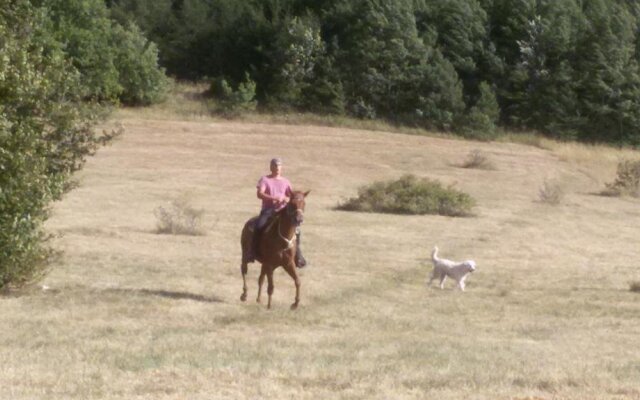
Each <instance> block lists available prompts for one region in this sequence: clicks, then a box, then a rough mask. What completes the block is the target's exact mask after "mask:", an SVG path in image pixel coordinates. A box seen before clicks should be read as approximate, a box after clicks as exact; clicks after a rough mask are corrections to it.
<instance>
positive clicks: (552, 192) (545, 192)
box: [538, 180, 564, 205]
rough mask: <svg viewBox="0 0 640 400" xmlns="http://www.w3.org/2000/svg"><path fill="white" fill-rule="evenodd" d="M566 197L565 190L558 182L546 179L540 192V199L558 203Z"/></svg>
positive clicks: (548, 202) (553, 203)
mask: <svg viewBox="0 0 640 400" xmlns="http://www.w3.org/2000/svg"><path fill="white" fill-rule="evenodd" d="M563 198H564V190H563V189H562V186H560V184H559V183H557V182H549V181H546V180H545V181H544V183H543V185H542V188H540V190H539V192H538V199H539V200H540V201H541V202H543V203H546V204H551V205H557V204H560V202H562V199H563Z"/></svg>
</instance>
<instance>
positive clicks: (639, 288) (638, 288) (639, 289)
mask: <svg viewBox="0 0 640 400" xmlns="http://www.w3.org/2000/svg"><path fill="white" fill-rule="evenodd" d="M629 290H631V291H632V292H636V293H640V281H634V282H631V283H630V284H629Z"/></svg>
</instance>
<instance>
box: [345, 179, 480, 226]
mask: <svg viewBox="0 0 640 400" xmlns="http://www.w3.org/2000/svg"><path fill="white" fill-rule="evenodd" d="M474 205H475V200H474V199H473V198H472V197H471V196H469V195H468V194H466V193H463V192H460V191H458V190H456V189H454V188H452V187H443V186H442V185H441V184H440V183H439V182H438V181H431V180H429V179H424V178H423V179H419V178H417V177H415V176H413V175H405V176H403V177H401V178H400V179H398V180H395V181H388V182H375V183H373V184H371V185H369V186H364V187H362V188H360V189H359V190H358V197H354V198H351V199H348V200H347V201H346V202H345V203H342V204H340V205H338V207H337V208H338V209H339V210H345V211H364V212H381V213H392V214H439V215H446V216H454V217H457V216H469V215H471V209H472V208H473V206H474Z"/></svg>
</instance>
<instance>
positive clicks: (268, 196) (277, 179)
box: [250, 158, 307, 268]
mask: <svg viewBox="0 0 640 400" xmlns="http://www.w3.org/2000/svg"><path fill="white" fill-rule="evenodd" d="M270 168H271V174H269V175H265V176H263V177H262V178H260V180H259V181H258V184H257V185H256V188H257V189H258V191H257V196H258V198H259V199H261V200H262V209H261V210H260V216H259V217H258V220H257V221H256V224H255V227H254V232H253V240H252V246H251V249H252V253H253V254H252V255H251V257H250V259H251V260H255V258H256V256H257V254H258V241H259V239H260V234H261V233H262V230H263V229H264V227H265V225H266V224H267V221H268V220H269V218H270V217H271V216H273V215H274V214H275V213H276V212H278V211H280V210H282V209H283V208H284V207H286V206H287V204H288V203H289V200H290V198H291V195H292V193H293V190H292V189H291V183H290V182H289V180H288V179H287V178H285V177H284V176H282V159H280V158H274V159H272V160H271V164H270ZM295 262H296V266H297V267H298V268H302V267H304V266H305V265H306V264H307V262H306V260H305V259H304V257H303V256H302V252H301V251H300V229H296V260H295Z"/></svg>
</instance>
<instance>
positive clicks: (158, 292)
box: [105, 288, 224, 303]
mask: <svg viewBox="0 0 640 400" xmlns="http://www.w3.org/2000/svg"><path fill="white" fill-rule="evenodd" d="M105 292H109V293H119V294H129V295H130V294H134V295H144V296H158V297H164V298H168V299H173V300H193V301H199V302H202V303H224V301H223V300H222V299H220V298H218V297H215V296H204V295H201V294H196V293H189V292H182V291H173V290H163V289H129V288H109V289H106V290H105Z"/></svg>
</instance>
